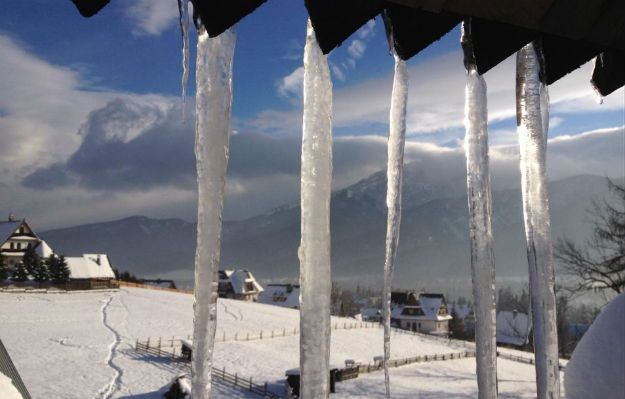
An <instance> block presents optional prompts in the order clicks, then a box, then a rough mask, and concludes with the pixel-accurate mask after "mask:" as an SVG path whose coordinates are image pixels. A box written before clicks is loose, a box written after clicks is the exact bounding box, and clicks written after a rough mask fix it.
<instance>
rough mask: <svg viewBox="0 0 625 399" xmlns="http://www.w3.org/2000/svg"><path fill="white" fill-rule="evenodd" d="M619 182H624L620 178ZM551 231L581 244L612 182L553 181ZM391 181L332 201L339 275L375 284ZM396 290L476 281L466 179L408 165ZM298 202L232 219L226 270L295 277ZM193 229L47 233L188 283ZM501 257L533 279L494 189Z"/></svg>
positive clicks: (516, 203) (503, 271)
mask: <svg viewBox="0 0 625 399" xmlns="http://www.w3.org/2000/svg"><path fill="white" fill-rule="evenodd" d="M621 180H622V179H619V181H621ZM549 193H550V209H551V218H552V224H551V225H552V235H553V238H554V241H555V240H557V239H558V238H564V237H566V238H569V239H572V240H575V241H577V242H580V243H581V242H583V241H584V240H586V239H587V238H588V237H590V234H591V233H592V227H593V225H592V218H591V215H590V214H589V213H588V209H589V208H591V207H592V204H593V201H596V200H601V199H603V198H606V197H608V195H609V194H608V186H607V184H606V179H605V178H603V177H599V176H591V175H578V176H573V177H569V178H565V179H562V180H557V181H553V182H550V183H549ZM385 195H386V175H385V174H384V173H382V172H379V173H376V174H373V175H371V176H370V177H368V178H366V179H364V180H362V181H360V182H358V183H356V184H354V185H352V186H350V187H347V188H344V189H341V190H338V191H336V192H334V193H333V195H332V207H331V232H332V270H333V278H336V279H337V280H339V281H344V282H345V284H355V283H362V284H369V285H370V284H376V285H377V284H379V282H380V281H381V278H382V269H383V264H384V243H385V233H386V205H385ZM402 203H403V210H402V224H401V233H400V245H399V252H398V256H397V264H396V269H395V270H396V272H395V285H396V286H398V287H411V288H412V287H417V286H421V285H424V284H426V282H431V281H445V280H449V281H451V280H456V281H466V280H467V279H468V278H469V277H470V266H469V260H470V256H469V240H468V237H469V233H468V210H467V199H466V183H465V180H464V179H449V180H443V181H437V180H432V179H428V178H426V177H425V176H423V175H421V174H420V173H419V172H418V170H417V169H416V168H411V167H410V165H407V168H406V171H405V174H404V191H403V198H402ZM299 227H300V208H299V204H291V205H285V206H282V207H279V208H276V209H273V210H271V211H270V212H267V213H265V214H262V215H259V216H256V217H252V218H249V219H246V220H241V221H226V222H224V229H223V243H222V255H221V256H222V265H223V267H226V268H247V269H249V270H251V271H252V272H253V273H254V275H255V276H256V277H257V278H259V279H261V280H262V281H265V282H267V281H296V279H297V276H298V268H299V261H298V258H297V248H298V245H299V240H300V236H299ZM195 228H196V226H195V223H190V222H186V221H183V220H180V219H151V218H148V217H144V216H132V217H128V218H125V219H121V220H116V221H111V222H105V223H95V224H87V225H81V226H75V227H69V228H62V229H56V230H49V231H45V232H43V233H41V234H40V235H41V236H42V238H44V239H45V240H46V241H47V242H48V243H49V244H50V245H51V246H52V248H54V249H55V250H56V251H57V252H60V253H64V254H66V255H75V254H81V253H83V252H91V253H94V252H99V253H107V254H108V255H109V257H110V259H111V261H112V263H113V264H114V266H116V267H117V268H118V269H120V270H127V271H130V272H132V273H134V274H136V275H138V276H141V277H154V278H156V277H161V278H174V279H176V280H178V281H181V282H184V283H187V284H191V282H192V280H193V263H194V255H195V245H196V237H195ZM493 230H494V237H495V259H496V267H497V276H498V277H499V278H510V279H515V278H521V277H523V276H525V275H526V274H527V263H526V255H525V238H524V230H523V213H522V203H521V193H520V190H519V189H518V188H512V189H504V190H496V191H494V192H493Z"/></svg>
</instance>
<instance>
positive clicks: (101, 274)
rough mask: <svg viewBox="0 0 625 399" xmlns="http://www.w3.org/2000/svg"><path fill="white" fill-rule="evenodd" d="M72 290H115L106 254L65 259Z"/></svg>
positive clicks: (113, 276)
mask: <svg viewBox="0 0 625 399" xmlns="http://www.w3.org/2000/svg"><path fill="white" fill-rule="evenodd" d="M65 260H66V261H67V266H68V267H69V270H70V282H69V285H70V287H71V288H72V289H80V290H89V289H102V288H117V284H116V280H115V273H113V268H112V267H111V262H110V260H109V257H108V256H107V255H106V254H84V255H83V256H77V257H67V258H65Z"/></svg>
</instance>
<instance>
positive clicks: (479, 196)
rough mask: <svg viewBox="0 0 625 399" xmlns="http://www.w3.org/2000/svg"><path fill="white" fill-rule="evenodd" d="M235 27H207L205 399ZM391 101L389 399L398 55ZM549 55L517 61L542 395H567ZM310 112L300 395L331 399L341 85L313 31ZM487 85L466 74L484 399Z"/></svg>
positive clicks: (489, 335)
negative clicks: (562, 390)
mask: <svg viewBox="0 0 625 399" xmlns="http://www.w3.org/2000/svg"><path fill="white" fill-rule="evenodd" d="M187 2H188V0H179V9H180V26H181V28H182V37H183V39H182V42H183V46H182V53H183V74H182V87H183V98H184V97H185V93H186V81H187V78H188V74H189V72H188V71H189V68H188V62H189V37H188V24H189V22H188V20H189V16H188V11H187ZM235 41H236V35H235V33H234V31H233V29H229V30H228V31H226V32H224V33H222V34H221V35H219V36H218V37H215V38H209V37H208V34H207V32H206V30H205V29H203V28H202V27H201V24H200V28H199V29H198V43H197V63H196V101H195V107H196V110H195V111H196V113H195V115H196V123H195V128H196V132H195V135H196V142H195V154H196V167H197V182H198V199H199V200H198V230H197V249H196V259H195V303H194V332H193V360H192V390H193V395H192V397H193V398H194V399H207V398H209V397H210V391H211V369H212V363H213V362H212V359H213V347H214V337H215V327H216V318H217V281H218V270H219V259H220V244H221V228H222V208H223V197H224V188H225V179H226V170H227V164H228V148H229V137H230V131H231V104H232V58H233V54H234V46H235ZM393 55H394V58H395V75H394V80H393V89H392V96H391V107H390V121H389V138H388V164H387V177H388V183H387V184H388V186H387V196H386V204H387V207H388V215H387V232H386V255H385V262H384V291H383V292H384V294H383V295H384V299H385V301H384V312H383V313H384V362H383V364H384V376H385V388H386V396H387V397H390V393H391V391H390V379H389V371H388V361H389V358H390V333H391V328H390V313H391V309H390V298H391V282H392V278H393V266H394V263H395V258H396V254H397V247H398V243H399V230H400V219H401V191H402V170H403V163H404V143H405V134H406V104H407V98H408V71H407V67H406V63H405V61H404V60H402V59H400V58H399V57H398V56H397V55H396V54H393ZM541 67H543V66H542V65H541V54H540V47H539V46H538V45H535V44H533V43H531V44H528V45H527V46H525V47H524V48H523V49H522V50H520V51H519V52H518V54H517V114H518V115H519V119H518V137H519V145H520V152H521V172H522V173H521V175H522V182H521V183H522V191H523V213H524V219H525V231H526V238H527V255H528V264H529V275H530V291H531V293H532V297H531V313H532V315H533V325H534V345H535V357H536V376H537V397H538V398H540V399H542V398H550V399H553V398H558V397H559V386H560V384H559V371H558V350H557V335H556V324H555V323H556V317H555V296H554V270H553V260H552V253H551V233H550V223H549V208H548V199H547V192H546V177H545V153H546V145H547V130H548V117H549V116H548V106H549V99H548V94H547V87H546V85H545V84H544V83H543V82H541V80H540V68H541ZM303 98H304V114H303V133H302V158H301V162H302V164H301V244H300V248H299V259H300V315H301V318H300V323H301V324H300V331H301V333H300V371H301V378H300V384H301V385H300V397H302V398H304V399H316V398H326V397H328V395H329V389H330V384H329V357H330V288H331V274H330V194H331V179H332V82H331V79H330V72H329V68H328V62H327V56H325V55H324V54H323V53H322V51H321V49H320V48H319V45H318V44H317V42H316V37H315V33H314V30H313V28H312V26H311V24H310V21H309V22H308V28H307V34H306V46H305V50H304V96H303ZM487 121H488V118H487V104H486V83H485V81H484V78H483V77H482V76H480V75H479V74H478V73H477V71H476V69H475V67H474V66H471V65H470V66H469V68H468V72H467V85H466V103H465V126H466V136H465V151H466V160H467V193H468V206H469V226H470V231H469V234H470V242H471V272H472V280H473V296H474V301H475V318H476V332H475V334H476V361H477V380H478V392H479V398H481V399H485V398H489V399H491V398H496V397H497V358H496V341H495V338H496V336H495V319H496V313H495V261H494V256H493V234H492V223H491V215H492V199H491V185H490V173H489V160H488V131H487Z"/></svg>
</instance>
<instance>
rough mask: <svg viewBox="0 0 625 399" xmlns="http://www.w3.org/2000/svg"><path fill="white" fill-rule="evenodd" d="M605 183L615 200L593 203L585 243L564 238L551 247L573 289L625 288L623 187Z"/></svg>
mask: <svg viewBox="0 0 625 399" xmlns="http://www.w3.org/2000/svg"><path fill="white" fill-rule="evenodd" d="M608 186H609V187H610V192H611V193H612V195H613V196H614V197H616V201H613V202H612V201H608V200H605V199H604V200H603V201H602V202H601V203H595V204H594V207H593V210H592V212H591V213H592V214H594V216H595V217H596V219H595V227H594V230H593V235H592V237H591V238H590V239H589V240H588V241H587V242H586V247H585V248H582V247H579V246H578V245H577V244H575V243H574V242H572V241H569V240H566V239H565V240H560V241H559V242H558V244H557V245H556V247H555V253H554V256H555V258H556V259H557V260H558V261H559V262H560V263H561V264H562V266H563V270H564V272H565V273H566V274H568V275H569V276H571V277H573V282H572V285H571V286H570V287H569V289H570V290H572V291H573V292H577V293H580V292H584V291H589V290H614V291H616V292H617V293H621V292H623V291H624V290H625V187H623V186H619V185H618V184H615V183H614V182H612V181H611V180H610V179H608Z"/></svg>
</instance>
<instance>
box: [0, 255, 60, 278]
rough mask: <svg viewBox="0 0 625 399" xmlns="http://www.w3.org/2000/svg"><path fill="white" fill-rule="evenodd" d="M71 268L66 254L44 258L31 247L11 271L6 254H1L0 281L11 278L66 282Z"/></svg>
mask: <svg viewBox="0 0 625 399" xmlns="http://www.w3.org/2000/svg"><path fill="white" fill-rule="evenodd" d="M69 277H70V270H69V266H68V265H67V260H66V259H65V256H64V255H59V256H57V255H54V254H52V255H50V256H49V257H47V258H45V259H42V258H41V257H40V256H39V255H38V254H37V253H36V252H35V250H34V248H29V249H27V250H26V252H25V253H24V257H23V258H22V261H21V262H18V263H17V264H16V265H15V268H14V269H13V270H12V271H11V270H10V269H9V267H8V266H7V264H6V259H5V257H4V256H2V255H0V281H3V280H6V279H8V278H10V279H11V280H13V281H16V282H24V281H28V280H31V279H32V280H35V281H36V282H38V283H40V284H41V283H45V282H52V283H55V284H64V283H67V282H68V281H69Z"/></svg>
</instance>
